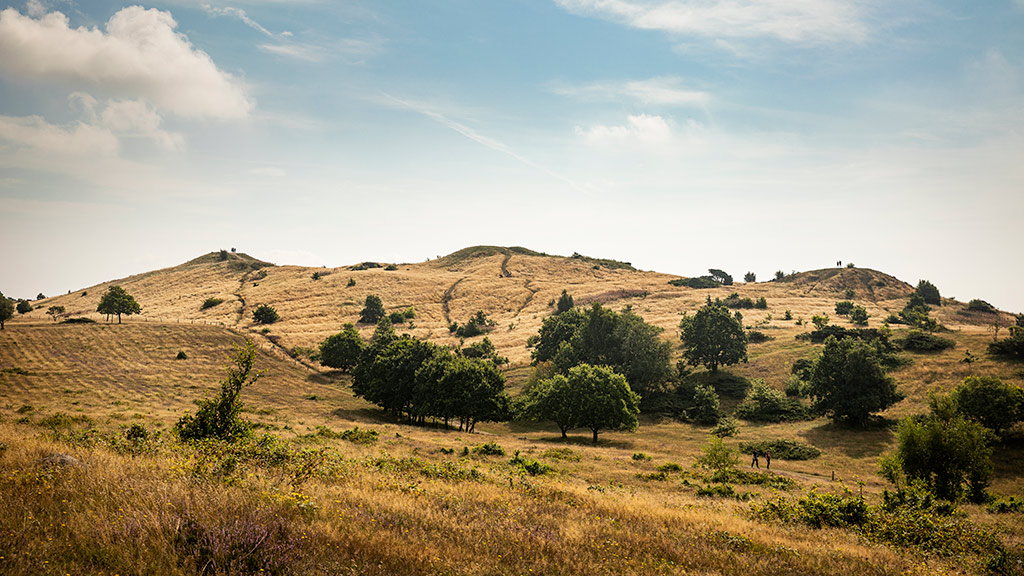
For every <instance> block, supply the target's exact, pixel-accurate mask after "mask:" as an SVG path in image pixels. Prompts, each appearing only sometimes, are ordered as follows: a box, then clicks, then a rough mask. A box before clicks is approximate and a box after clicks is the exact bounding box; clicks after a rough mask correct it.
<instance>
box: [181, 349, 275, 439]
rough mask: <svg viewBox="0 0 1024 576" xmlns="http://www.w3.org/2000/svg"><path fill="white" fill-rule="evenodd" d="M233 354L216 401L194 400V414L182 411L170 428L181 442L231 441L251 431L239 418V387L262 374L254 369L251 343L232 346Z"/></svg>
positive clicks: (248, 383) (254, 361)
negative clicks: (214, 439) (196, 406)
mask: <svg viewBox="0 0 1024 576" xmlns="http://www.w3.org/2000/svg"><path fill="white" fill-rule="evenodd" d="M234 348H235V354H234V357H233V358H232V359H231V364H230V365H229V366H228V368H227V376H226V377H225V378H224V379H223V380H221V383H220V394H218V395H217V398H216V399H212V400H211V399H209V398H203V399H201V400H198V401H196V404H197V405H198V406H199V409H198V410H196V413H195V414H194V415H193V414H190V413H189V412H185V414H183V415H182V416H181V418H180V419H179V420H178V422H177V424H175V425H174V430H175V432H177V434H178V437H180V438H181V439H182V440H200V439H203V438H217V439H220V440H227V441H233V440H236V439H238V438H240V437H243V436H247V435H248V434H249V433H250V431H251V426H250V425H249V423H248V422H246V421H245V420H243V419H242V418H240V417H239V414H240V413H241V411H242V406H243V405H242V401H241V399H240V398H239V396H240V395H241V393H242V388H245V387H246V386H251V385H253V384H254V383H255V382H256V381H257V380H258V379H259V378H260V377H261V376H262V375H263V372H260V371H256V370H254V368H255V365H256V355H257V352H258V349H257V348H256V344H254V343H253V342H252V340H246V341H245V344H243V345H241V346H239V345H238V344H235V345H234Z"/></svg>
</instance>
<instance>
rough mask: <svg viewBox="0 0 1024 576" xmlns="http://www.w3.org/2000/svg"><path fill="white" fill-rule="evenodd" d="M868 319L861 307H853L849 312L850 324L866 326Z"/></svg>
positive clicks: (865, 311)
mask: <svg viewBox="0 0 1024 576" xmlns="http://www.w3.org/2000/svg"><path fill="white" fill-rule="evenodd" d="M868 318H869V316H868V311H867V310H866V309H865V308H864V307H863V306H854V307H853V310H851V311H850V322H853V323H854V324H857V325H858V326H867V325H868Z"/></svg>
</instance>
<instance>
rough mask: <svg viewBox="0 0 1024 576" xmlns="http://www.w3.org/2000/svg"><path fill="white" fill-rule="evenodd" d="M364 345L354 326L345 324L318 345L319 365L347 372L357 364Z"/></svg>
mask: <svg viewBox="0 0 1024 576" xmlns="http://www.w3.org/2000/svg"><path fill="white" fill-rule="evenodd" d="M365 347H366V343H365V342H363V339H362V337H361V336H359V331H358V330H356V327H355V325H353V324H345V325H344V326H342V327H341V332H338V333H337V334H332V335H330V336H328V337H327V338H326V339H325V340H324V341H323V342H321V343H320V363H321V364H323V365H324V366H328V367H331V368H337V369H338V370H342V371H344V372H349V371H351V370H352V369H353V368H355V366H356V364H358V363H359V356H360V355H361V354H362V353H363V348H365Z"/></svg>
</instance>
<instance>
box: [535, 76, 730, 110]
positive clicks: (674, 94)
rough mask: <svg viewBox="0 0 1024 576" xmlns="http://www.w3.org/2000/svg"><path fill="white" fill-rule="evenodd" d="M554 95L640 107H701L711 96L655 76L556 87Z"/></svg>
mask: <svg viewBox="0 0 1024 576" xmlns="http://www.w3.org/2000/svg"><path fill="white" fill-rule="evenodd" d="M554 91H555V93H556V94H560V95H562V96H567V97H570V98H575V99H579V100H588V101H618V100H630V101H633V102H637V103H639V104H643V105H654V106H680V107H698V108H704V107H706V106H707V105H708V103H709V102H711V94H710V93H708V92H705V91H703V90H693V89H690V88H687V87H686V86H685V85H684V83H683V80H682V79H681V78H678V77H675V76H659V77H656V78H649V79H647V80H628V81H622V82H594V83H591V84H584V85H582V86H556V87H555V88H554Z"/></svg>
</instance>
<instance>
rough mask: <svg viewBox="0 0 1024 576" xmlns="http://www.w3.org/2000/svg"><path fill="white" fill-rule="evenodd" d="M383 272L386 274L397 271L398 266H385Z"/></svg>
mask: <svg viewBox="0 0 1024 576" xmlns="http://www.w3.org/2000/svg"><path fill="white" fill-rule="evenodd" d="M384 270H386V271H388V272H394V271H395V270H398V266H396V265H395V264H388V265H387V266H385V267H384Z"/></svg>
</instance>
